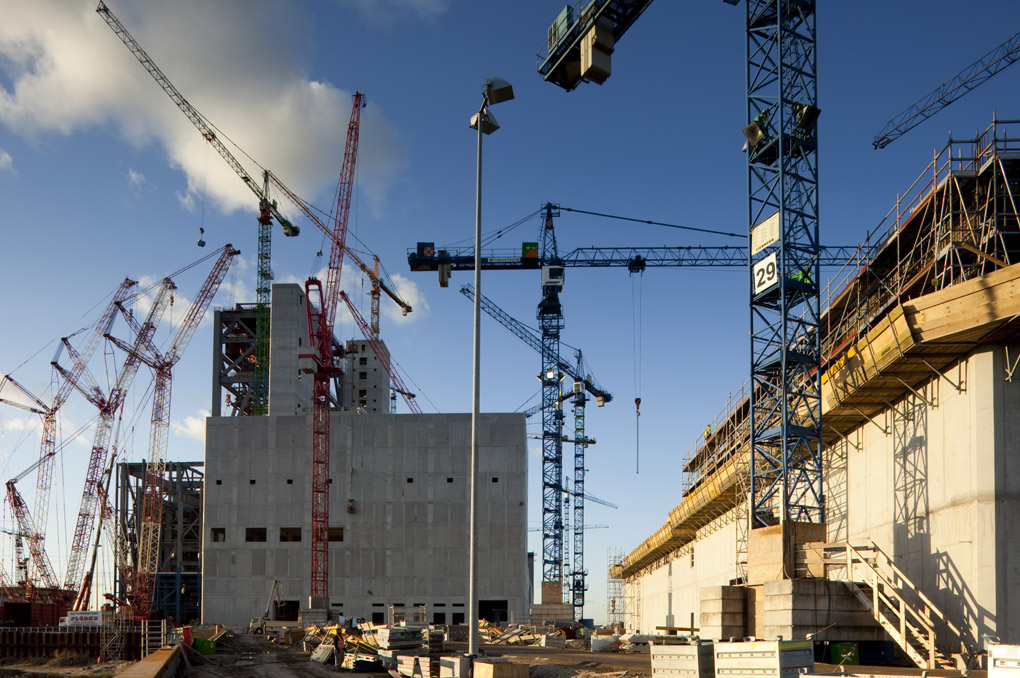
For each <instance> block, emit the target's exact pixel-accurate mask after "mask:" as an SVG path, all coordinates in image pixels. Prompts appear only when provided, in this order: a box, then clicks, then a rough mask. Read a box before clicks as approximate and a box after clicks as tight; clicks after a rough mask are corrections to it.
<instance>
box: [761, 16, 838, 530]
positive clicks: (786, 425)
mask: <svg viewBox="0 0 1020 678" xmlns="http://www.w3.org/2000/svg"><path fill="white" fill-rule="evenodd" d="M815 23H816V14H815V2H814V0H748V1H747V120H748V123H749V124H748V126H747V128H746V129H745V130H744V134H745V136H746V137H747V141H748V144H747V177H748V213H749V230H750V236H751V247H750V249H749V257H748V263H749V265H750V269H751V280H750V316H751V385H752V387H751V469H750V474H751V487H750V495H751V497H750V507H751V511H750V521H751V528H752V529H753V528H758V527H763V526H767V525H774V524H776V523H785V522H787V521H794V522H810V523H823V522H824V497H823V493H822V463H821V397H820V390H821V379H820V373H819V366H820V354H821V351H820V344H819V336H818V325H819V317H820V314H819V294H818V281H819V245H818V144H817V138H818V137H817V131H816V129H815V121H816V119H817V117H818V108H817V101H818V99H817V51H816V46H817V43H816V39H815V36H816V30H815V29H816V25H815Z"/></svg>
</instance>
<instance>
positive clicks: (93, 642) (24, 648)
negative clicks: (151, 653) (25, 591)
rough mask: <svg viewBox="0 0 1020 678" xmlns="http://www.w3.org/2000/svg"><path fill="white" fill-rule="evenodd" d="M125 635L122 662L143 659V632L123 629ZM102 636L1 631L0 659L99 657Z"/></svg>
mask: <svg viewBox="0 0 1020 678" xmlns="http://www.w3.org/2000/svg"><path fill="white" fill-rule="evenodd" d="M120 632H121V633H123V634H124V650H123V653H124V654H123V656H122V658H123V659H130V660H138V659H141V658H142V642H141V641H142V630H141V627H140V626H137V625H133V626H130V627H127V628H121V629H120ZM101 635H102V632H101V630H100V628H99V627H89V628H52V627H50V628H40V627H26V628H18V627H7V628H0V657H5V658H8V657H11V658H29V657H62V656H68V655H69V656H82V657H100V656H101V651H100V646H101V643H102V638H101Z"/></svg>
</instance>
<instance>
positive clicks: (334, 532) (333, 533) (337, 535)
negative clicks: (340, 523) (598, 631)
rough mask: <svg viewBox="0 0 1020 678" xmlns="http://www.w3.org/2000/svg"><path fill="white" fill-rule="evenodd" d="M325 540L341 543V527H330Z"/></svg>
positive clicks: (342, 529)
mask: <svg viewBox="0 0 1020 678" xmlns="http://www.w3.org/2000/svg"><path fill="white" fill-rule="evenodd" d="M327 539H329V541H343V540H344V528H342V527H331V528H329V534H328V537H327Z"/></svg>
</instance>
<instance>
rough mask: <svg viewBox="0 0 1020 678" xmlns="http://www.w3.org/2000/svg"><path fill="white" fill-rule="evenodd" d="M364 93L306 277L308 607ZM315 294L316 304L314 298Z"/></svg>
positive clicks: (321, 546)
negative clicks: (322, 246) (323, 241)
mask: <svg viewBox="0 0 1020 678" xmlns="http://www.w3.org/2000/svg"><path fill="white" fill-rule="evenodd" d="M364 105H365V101H364V95H362V94H361V92H356V93H355V94H354V102H353V105H352V107H351V119H350V121H349V122H348V124H347V142H346V144H345V146H344V158H343V164H342V165H341V168H340V181H339V190H338V191H337V205H336V215H335V216H336V221H335V223H334V227H333V230H332V231H331V232H330V240H331V245H330V250H329V267H328V269H327V272H326V290H325V292H323V289H322V283H321V282H320V281H319V280H317V279H316V278H309V279H308V280H307V281H306V282H305V301H306V309H307V313H308V341H309V343H310V344H312V345H313V346H314V347H315V353H314V354H313V355H312V358H313V360H314V361H315V365H316V369H315V374H314V375H313V381H312V558H311V561H312V568H311V593H310V594H309V595H310V600H311V601H312V603H311V604H312V606H313V607H327V608H328V606H329V403H330V394H329V390H330V389H329V385H330V380H331V379H332V378H333V377H334V376H335V375H337V374H338V373H340V371H341V369H340V367H339V365H337V364H336V363H335V362H334V360H333V323H334V320H335V319H336V305H337V301H338V300H339V297H340V295H341V290H340V274H341V269H342V267H343V263H344V247H345V242H346V240H347V217H348V216H349V214H350V208H351V192H352V191H353V189H354V166H355V163H356V162H357V157H358V138H359V135H360V125H361V109H362V108H363V107H364ZM313 298H316V299H318V304H316V303H314V302H313Z"/></svg>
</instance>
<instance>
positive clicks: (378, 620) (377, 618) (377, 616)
mask: <svg viewBox="0 0 1020 678" xmlns="http://www.w3.org/2000/svg"><path fill="white" fill-rule="evenodd" d="M362 360H364V358H362ZM372 623H373V624H385V623H386V613H385V612H373V613H372Z"/></svg>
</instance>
